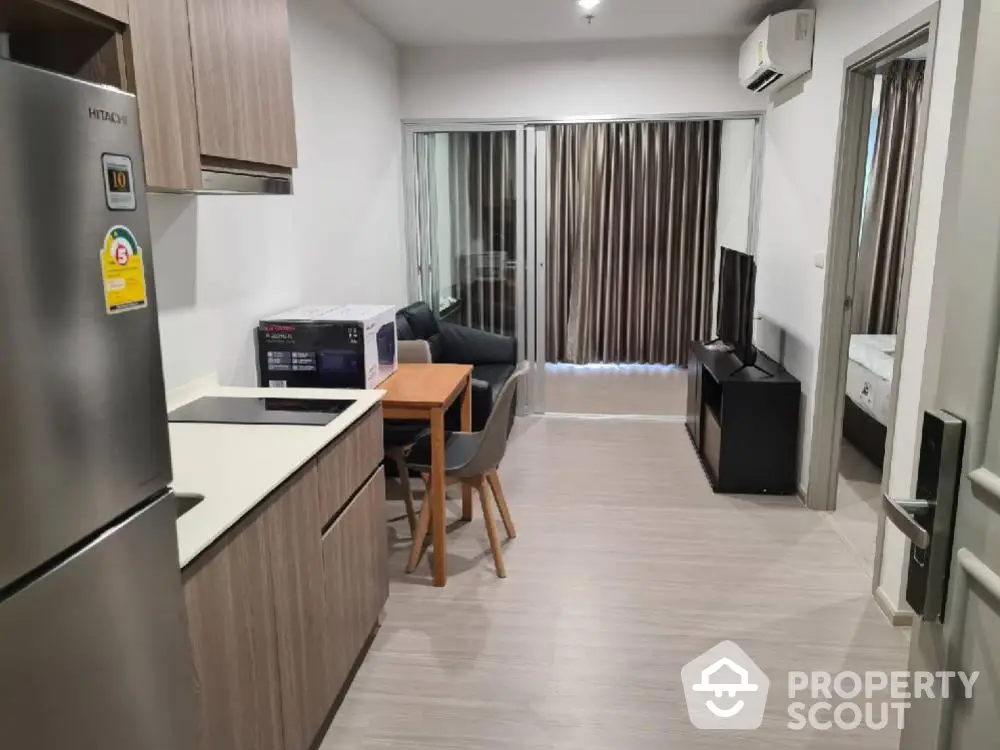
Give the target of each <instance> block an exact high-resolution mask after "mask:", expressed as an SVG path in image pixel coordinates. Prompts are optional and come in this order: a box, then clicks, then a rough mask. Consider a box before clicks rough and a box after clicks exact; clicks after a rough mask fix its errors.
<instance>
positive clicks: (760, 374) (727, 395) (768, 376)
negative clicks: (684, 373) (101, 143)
mask: <svg viewBox="0 0 1000 750" xmlns="http://www.w3.org/2000/svg"><path fill="white" fill-rule="evenodd" d="M761 365H763V366H761ZM801 395H802V386H801V385H800V383H799V381H798V380H796V379H795V378H794V377H793V376H792V375H791V374H789V373H788V372H787V371H786V370H784V369H782V368H781V367H780V366H779V365H778V364H777V363H776V362H774V361H772V360H770V359H768V358H767V357H765V356H764V355H762V354H761V355H758V361H757V362H755V363H754V364H752V365H744V364H743V363H742V362H740V360H739V359H737V358H736V356H735V355H733V354H732V353H731V352H725V351H718V350H715V349H712V348H709V347H708V346H707V345H705V344H693V345H692V346H691V354H690V359H689V362H688V403H687V430H688V434H689V435H690V436H691V442H692V443H693V444H694V448H695V451H697V453H698V456H699V458H700V459H701V462H702V466H703V467H704V468H705V473H706V475H707V476H708V480H709V483H710V484H711V485H712V489H714V490H715V491H716V492H724V493H728V494H747V495H756V494H774V495H794V494H796V493H797V491H798V442H799V439H798V438H799V402H800V400H801Z"/></svg>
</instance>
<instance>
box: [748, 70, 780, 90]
mask: <svg viewBox="0 0 1000 750" xmlns="http://www.w3.org/2000/svg"><path fill="white" fill-rule="evenodd" d="M782 77H783V76H782V75H781V73H779V72H778V71H776V70H762V71H761V72H760V75H758V76H757V77H756V78H754V79H753V80H752V81H750V83H748V84H747V88H748V89H750V90H751V91H763V90H764V89H766V88H768V87H769V86H770V85H771V84H773V83H777V82H778V81H780V80H781V79H782Z"/></svg>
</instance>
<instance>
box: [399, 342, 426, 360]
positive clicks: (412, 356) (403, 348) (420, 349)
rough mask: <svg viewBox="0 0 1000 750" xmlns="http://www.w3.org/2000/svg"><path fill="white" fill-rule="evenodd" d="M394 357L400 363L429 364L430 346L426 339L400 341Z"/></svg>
mask: <svg viewBox="0 0 1000 750" xmlns="http://www.w3.org/2000/svg"><path fill="white" fill-rule="evenodd" d="M396 359H397V360H398V361H399V363H400V364H430V363H431V347H430V344H428V343H427V342H426V341H423V340H419V339H418V340H417V341H400V342H399V346H398V348H397V349H396Z"/></svg>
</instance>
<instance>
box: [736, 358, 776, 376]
mask: <svg viewBox="0 0 1000 750" xmlns="http://www.w3.org/2000/svg"><path fill="white" fill-rule="evenodd" d="M747 369H754V370H756V371H757V372H760V373H763V374H764V377H768V378H773V377H774V373H773V372H768V371H767V370H765V369H764V368H763V367H761V366H760V365H758V364H757V363H756V362H754V363H753V364H752V365H747V364H744V365H743V366H742V367H740V369H738V370H736V372H734V373H733V375H738V374H739V373H741V372H743V371H744V370H747Z"/></svg>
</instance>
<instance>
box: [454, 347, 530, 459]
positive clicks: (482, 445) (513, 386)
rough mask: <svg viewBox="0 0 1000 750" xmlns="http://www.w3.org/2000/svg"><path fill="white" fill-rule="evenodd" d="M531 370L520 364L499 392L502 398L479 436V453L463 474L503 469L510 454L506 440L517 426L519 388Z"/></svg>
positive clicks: (497, 401) (494, 405)
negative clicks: (515, 422)
mask: <svg viewBox="0 0 1000 750" xmlns="http://www.w3.org/2000/svg"><path fill="white" fill-rule="evenodd" d="M528 367H529V365H528V363H527V362H521V364H519V365H518V366H517V369H516V370H514V374H513V375H511V376H510V378H509V379H508V380H507V382H506V383H504V386H503V388H501V389H500V395H499V396H498V397H497V400H496V403H495V404H493V411H491V412H490V416H489V419H487V420H486V426H485V427H484V428H483V431H482V432H480V433H479V450H477V451H476V455H475V456H474V457H473V458H472V460H471V461H469V463H468V465H467V466H466V467H465V469H464V472H466V473H475V474H483V473H485V472H487V471H489V470H490V469H495V468H496V467H497V466H499V465H500V462H501V461H502V460H503V457H504V454H505V453H506V452H507V438H508V437H509V436H510V428H511V425H512V424H513V422H514V406H515V401H514V397H515V396H516V395H517V386H518V385H519V384H520V382H521V380H522V379H523V378H524V376H525V375H526V374H527V373H528Z"/></svg>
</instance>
